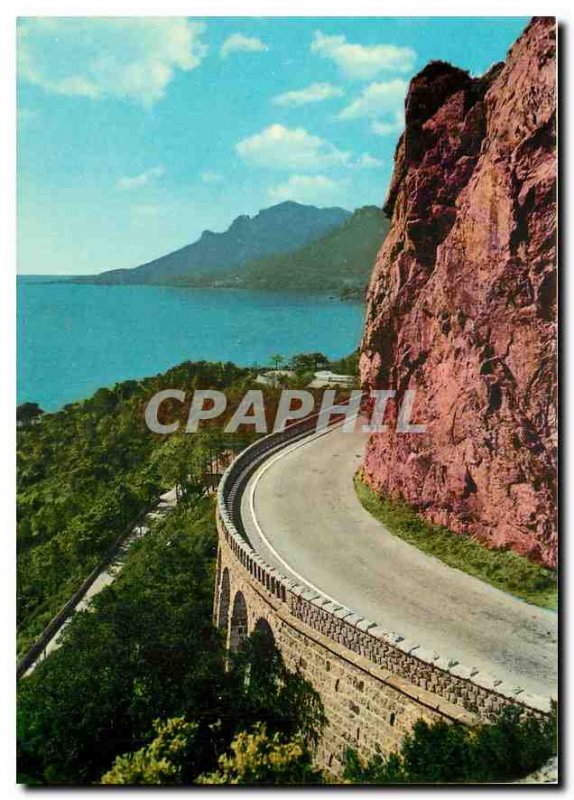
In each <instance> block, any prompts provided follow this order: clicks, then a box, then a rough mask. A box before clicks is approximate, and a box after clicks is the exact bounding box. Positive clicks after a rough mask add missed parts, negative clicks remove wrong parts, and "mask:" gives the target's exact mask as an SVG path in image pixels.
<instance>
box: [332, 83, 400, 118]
mask: <svg viewBox="0 0 574 800" xmlns="http://www.w3.org/2000/svg"><path fill="white" fill-rule="evenodd" d="M407 88H408V83H407V81H404V80H402V78H395V79H394V80H392V81H382V82H381V83H370V84H369V85H368V86H365V88H364V89H363V91H362V92H361V94H360V95H359V97H358V98H357V99H356V100H353V102H352V103H350V104H349V105H348V106H345V108H344V109H343V110H342V111H341V112H339V114H338V116H337V119H343V120H345V119H358V118H360V117H367V118H369V119H377V118H379V117H385V116H391V117H392V118H393V119H395V117H396V113H397V111H399V110H400V109H402V108H403V104H404V99H405V94H406V91H407Z"/></svg>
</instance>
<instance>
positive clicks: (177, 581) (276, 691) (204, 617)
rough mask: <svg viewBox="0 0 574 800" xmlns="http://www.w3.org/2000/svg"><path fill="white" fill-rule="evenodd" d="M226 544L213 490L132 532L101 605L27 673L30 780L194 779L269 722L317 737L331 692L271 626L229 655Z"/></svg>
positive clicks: (22, 732)
mask: <svg viewBox="0 0 574 800" xmlns="http://www.w3.org/2000/svg"><path fill="white" fill-rule="evenodd" d="M215 550H216V531H215V522H214V514H213V501H212V499H211V498H203V499H201V500H197V499H195V500H193V501H191V502H188V503H183V504H181V505H180V506H179V507H178V508H177V509H176V510H174V511H173V512H172V513H171V514H170V515H169V516H168V517H166V518H165V519H164V520H161V521H158V522H157V523H156V524H155V526H154V527H153V528H152V530H151V532H150V533H149V534H148V535H147V536H146V537H145V538H144V539H142V540H140V541H139V542H138V543H137V544H135V545H134V547H133V548H132V549H131V550H130V553H129V554H128V557H127V562H126V565H125V567H124V569H123V570H122V572H121V574H120V576H119V577H118V579H117V580H116V581H115V582H114V583H113V584H112V585H111V586H109V587H108V588H107V589H105V590H104V591H103V592H101V593H100V594H99V595H97V597H96V598H95V599H94V613H88V612H83V613H78V614H76V615H75V616H74V618H73V620H72V622H71V623H70V625H69V626H68V628H67V629H66V632H65V640H64V643H63V645H62V647H61V648H60V649H58V650H56V651H55V652H54V653H52V654H51V655H50V657H49V658H48V659H46V660H45V661H43V662H41V663H40V664H39V665H38V667H37V668H36V669H35V670H34V672H33V673H32V674H31V675H30V676H29V677H26V678H24V679H22V680H21V681H20V684H19V691H18V741H19V771H20V781H21V782H24V783H38V782H40V783H59V784H83V783H93V782H97V781H99V780H100V779H102V780H105V782H106V783H114V782H117V783H129V782H135V783H139V782H141V783H148V782H158V781H159V782H162V783H163V782H166V783H188V784H189V783H192V782H193V781H194V780H195V779H196V778H197V777H198V775H200V774H203V773H208V772H211V771H214V770H216V769H217V764H218V758H219V757H220V756H221V755H223V754H224V753H225V752H226V751H227V750H228V748H229V747H230V745H231V742H232V741H233V739H234V737H235V736H236V735H237V734H238V733H239V732H240V731H242V730H247V729H250V728H253V726H254V725H256V724H257V723H258V722H262V723H265V725H266V730H267V731H268V732H269V735H270V736H274V734H276V733H277V734H280V735H281V736H282V737H285V739H286V740H289V739H290V738H294V737H299V738H300V739H301V741H303V742H305V747H307V748H312V747H313V745H314V743H315V742H316V741H317V737H318V735H319V732H320V730H321V727H322V725H323V724H324V717H323V712H322V707H321V704H320V701H319V699H318V697H317V695H316V694H315V693H314V691H313V690H312V689H311V688H310V687H309V686H308V685H307V684H306V683H305V681H304V680H303V679H302V678H301V676H299V675H297V674H293V673H290V672H288V670H287V669H286V668H285V666H284V664H283V661H282V659H281V656H280V655H279V653H278V651H277V650H276V649H275V647H274V645H273V643H272V642H270V641H269V640H268V638H267V637H265V635H264V634H260V633H256V634H255V635H254V636H253V637H252V639H251V640H250V641H249V642H248V644H247V646H246V647H245V649H244V651H243V652H242V653H240V654H238V655H237V656H236V657H235V658H233V659H232V662H231V664H230V665H228V664H227V656H226V653H225V650H224V643H223V640H222V636H221V635H220V632H219V631H218V630H216V629H215V628H214V627H213V626H212V623H211V610H212V598H213V570H214V562H215ZM158 720H165V723H161V722H158ZM188 743H189V747H188ZM127 754H132V755H127ZM118 757H119V758H118ZM114 762H115V763H114ZM102 775H104V776H105V777H104V778H102Z"/></svg>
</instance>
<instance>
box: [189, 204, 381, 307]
mask: <svg viewBox="0 0 574 800" xmlns="http://www.w3.org/2000/svg"><path fill="white" fill-rule="evenodd" d="M388 229H389V221H388V219H386V218H385V216H384V214H383V213H382V211H381V210H380V209H379V208H377V207H376V206H365V207H364V208H360V209H358V210H357V211H355V212H354V213H353V214H352V215H351V216H350V217H349V218H348V219H346V220H345V222H343V224H342V225H340V226H339V227H337V228H335V229H334V230H331V231H329V233H327V234H325V235H324V236H322V237H321V238H320V239H317V240H316V241H314V242H311V243H310V244H307V245H305V246H304V247H300V248H298V249H296V250H293V251H292V252H290V253H282V254H279V255H273V256H268V257H267V258H261V259H258V260H256V261H249V262H248V263H247V264H245V265H244V266H243V267H242V268H241V269H240V270H231V271H230V272H228V273H227V274H221V275H217V277H216V278H215V279H213V278H212V277H211V276H210V277H208V276H198V277H196V278H189V279H185V278H182V279H180V280H177V281H176V283H178V284H179V285H188V286H192V285H193V286H232V287H241V288H246V289H264V290H278V289H294V290H297V291H336V292H340V293H344V294H345V295H348V294H355V293H356V294H359V295H360V296H363V295H364V292H365V289H366V286H367V283H368V281H369V277H370V274H371V270H372V265H373V261H374V259H375V256H376V254H377V253H378V251H379V248H380V247H381V244H382V243H383V240H384V238H385V235H386V233H387V231H388Z"/></svg>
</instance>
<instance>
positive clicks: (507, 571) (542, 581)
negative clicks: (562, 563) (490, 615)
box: [355, 474, 558, 609]
mask: <svg viewBox="0 0 574 800" xmlns="http://www.w3.org/2000/svg"><path fill="white" fill-rule="evenodd" d="M355 490H356V492H357V496H358V498H359V500H360V501H361V503H362V505H363V508H365V509H366V510H367V511H368V512H369V513H370V514H372V515H373V517H375V519H378V520H379V522H382V523H383V524H384V525H385V526H386V527H387V528H388V530H389V531H390V532H391V533H392V534H394V535H395V536H398V537H399V538H400V539H403V540H404V541H405V542H408V543H409V544H413V545H414V546H415V547H418V549H419V550H422V551H423V552H424V553H428V554H429V555H431V556H434V557H435V558H438V559H439V560H440V561H442V562H444V563H445V564H448V566H449V567H454V568H455V569H460V570H462V571H463V572H466V573H467V574H469V575H474V576H475V577H477V578H480V579H481V580H483V581H486V583H490V584H491V585H492V586H495V587H496V588H497V589H502V591H503V592H508V593H509V594H513V595H515V596H516V597H520V598H521V599H522V600H526V601H527V602H528V603H532V604H533V605H536V606H540V607H541V608H550V609H556V608H557V606H558V584H557V580H556V574H555V572H554V571H553V570H550V569H546V568H545V567H542V566H540V565H539V564H534V563H533V562H532V561H529V560H528V559H527V558H525V557H524V556H520V555H518V553H514V552H513V551H512V550H506V549H491V548H489V547H485V546H484V545H483V544H480V542H478V541H476V540H475V539H472V538H471V537H469V536H464V535H461V534H457V533H453V531H451V530H449V529H448V528H445V527H444V526H442V525H434V524H432V523H430V522H427V521H426V520H423V519H421V517H419V516H418V514H417V513H416V512H415V511H414V510H413V509H412V508H411V507H410V506H408V505H407V504H406V503H404V502H400V501H395V500H390V499H388V498H383V497H380V496H379V495H377V494H376V493H375V492H373V490H372V489H371V488H370V487H368V486H367V485H366V484H365V483H364V482H363V480H362V479H361V477H360V475H359V474H357V475H356V476H355Z"/></svg>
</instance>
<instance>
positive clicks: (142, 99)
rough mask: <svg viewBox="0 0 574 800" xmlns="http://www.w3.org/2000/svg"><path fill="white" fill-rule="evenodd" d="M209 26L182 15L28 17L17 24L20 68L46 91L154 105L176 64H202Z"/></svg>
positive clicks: (189, 67)
mask: <svg viewBox="0 0 574 800" xmlns="http://www.w3.org/2000/svg"><path fill="white" fill-rule="evenodd" d="M205 28H206V25H205V23H203V22H190V21H189V20H187V19H185V18H179V17H153V18H152V17H115V18H114V17H76V18H74V17H62V18H51V17H30V18H26V19H22V20H20V22H19V25H18V74H19V77H20V78H21V79H22V80H24V81H27V82H28V83H33V84H35V85H37V86H41V87H42V88H43V89H44V90H45V91H48V92H53V93H56V94H63V95H77V96H81V97H88V98H91V99H93V100H103V99H106V98H114V99H120V100H130V101H133V102H136V103H140V104H141V105H143V106H146V107H150V106H152V105H153V104H154V103H155V102H157V101H158V100H160V99H161V98H162V97H163V96H164V95H165V90H166V87H167V86H168V84H169V83H170V81H171V80H172V79H173V77H174V75H175V73H176V71H177V70H181V71H183V72H188V71H189V70H192V69H195V68H196V67H197V66H199V64H200V63H201V61H202V60H203V58H204V57H205V55H206V53H207V46H206V45H205V44H203V42H202V41H201V36H202V34H203V32H204V30H205Z"/></svg>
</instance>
